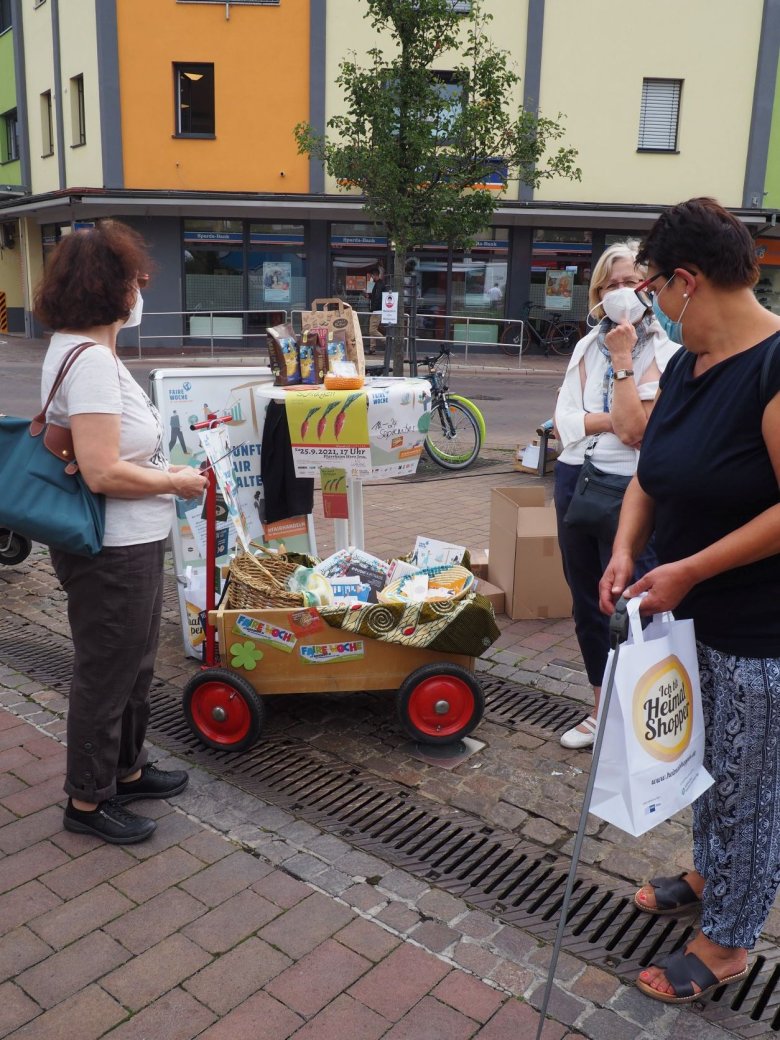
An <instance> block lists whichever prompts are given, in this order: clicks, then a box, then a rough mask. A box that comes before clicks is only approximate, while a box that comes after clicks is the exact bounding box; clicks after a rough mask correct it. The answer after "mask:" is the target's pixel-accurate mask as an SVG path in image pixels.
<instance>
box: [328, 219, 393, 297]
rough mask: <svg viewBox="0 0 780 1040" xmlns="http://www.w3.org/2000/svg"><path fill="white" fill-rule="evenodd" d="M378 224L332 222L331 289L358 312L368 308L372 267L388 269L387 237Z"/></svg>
mask: <svg viewBox="0 0 780 1040" xmlns="http://www.w3.org/2000/svg"><path fill="white" fill-rule="evenodd" d="M383 230H384V229H383V228H382V227H381V225H379V224H331V226H330V249H331V261H330V291H331V294H332V295H333V296H338V297H339V298H340V299H342V300H345V301H346V302H347V303H349V304H350V306H352V307H354V309H355V310H356V311H368V310H369V303H368V297H367V295H366V294H367V292H368V284H369V279H370V272H371V270H372V268H375V267H376V266H377V265H380V264H381V266H382V267H383V268H384V269H385V271H388V270H389V256H388V243H387V236H386V235H385V234H384V233H383Z"/></svg>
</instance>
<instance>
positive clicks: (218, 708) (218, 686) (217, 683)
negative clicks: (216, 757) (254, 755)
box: [182, 668, 265, 751]
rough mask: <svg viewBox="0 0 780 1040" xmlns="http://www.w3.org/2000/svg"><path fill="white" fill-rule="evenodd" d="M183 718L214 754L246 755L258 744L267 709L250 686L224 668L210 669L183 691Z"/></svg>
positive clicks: (244, 680) (192, 680)
mask: <svg viewBox="0 0 780 1040" xmlns="http://www.w3.org/2000/svg"><path fill="white" fill-rule="evenodd" d="M182 707H183V708H184V717H185V718H186V720H187V723H188V725H189V727H190V729H191V730H192V732H193V733H194V734H195V736H196V737H197V738H198V739H199V740H201V741H202V742H203V743H204V744H205V745H206V746H207V747H210V748H213V749H214V750H215V751H245V750H246V749H247V748H250V747H252V745H253V744H254V743H255V742H256V741H257V738H258V737H259V736H260V731H261V730H262V728H263V722H264V721H265V708H264V707H263V702H262V700H261V698H260V696H259V695H258V694H257V693H256V692H255V689H254V687H253V686H252V685H251V683H249V682H247V680H246V679H244V678H243V676H241V675H236V674H235V673H234V672H229V671H227V669H225V668H208V669H206V670H205V671H202V672H200V673H199V674H198V675H196V676H194V677H193V678H192V679H190V681H189V682H188V683H187V685H186V686H185V687H184V694H183V696H182Z"/></svg>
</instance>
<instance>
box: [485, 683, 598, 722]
mask: <svg viewBox="0 0 780 1040" xmlns="http://www.w3.org/2000/svg"><path fill="white" fill-rule="evenodd" d="M477 678H478V679H479V681H480V684H481V685H482V689H483V690H484V691H485V701H486V708H485V718H486V719H489V720H490V721H491V722H496V723H498V724H499V725H501V726H508V727H509V728H510V729H515V728H516V727H517V725H519V724H523V725H524V726H534V727H536V728H538V729H543V730H547V731H548V732H552V733H560V732H563V731H564V730H567V729H570V728H571V727H572V726H576V725H577V723H579V722H581V721H582V719H583V716H584V714H585V711H584V709H583V706H582V705H581V704H578V703H577V702H576V701H572V700H569V699H568V698H567V697H558V696H554V695H551V694H549V693H545V692H544V690H535V689H533V687H531V686H522V685H520V684H519V683H513V682H509V681H507V680H506V679H491V678H490V677H489V676H488V675H481V674H478V675H477Z"/></svg>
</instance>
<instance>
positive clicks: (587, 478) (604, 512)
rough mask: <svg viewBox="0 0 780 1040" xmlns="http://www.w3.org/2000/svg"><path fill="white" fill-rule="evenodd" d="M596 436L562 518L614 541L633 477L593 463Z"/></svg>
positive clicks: (567, 523)
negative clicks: (621, 509)
mask: <svg viewBox="0 0 780 1040" xmlns="http://www.w3.org/2000/svg"><path fill="white" fill-rule="evenodd" d="M596 439H597V438H596V437H594V438H593V440H592V441H591V442H590V443H589V444H588V447H587V448H586V449H585V459H584V461H583V463H582V469H581V470H580V474H579V476H578V477H577V483H576V484H575V485H574V494H573V495H572V496H571V502H570V503H569V508H568V509H567V510H566V515H565V516H564V518H563V522H564V523H565V524H566V526H567V527H578V528H581V529H582V530H584V531H587V533H588V534H591V535H593V536H594V537H596V538H601V539H602V540H603V541H605V542H610V544H611V543H612V541H613V540H614V538H615V535H616V534H617V528H618V520H619V519H620V507H621V506H622V505H623V496H624V495H625V493H626V488H627V487H628V485H629V484H630V483H631V477H625V476H620V475H619V474H617V473H605V472H604V471H603V470H601V469H599V468H598V466H594V464H593V462H592V460H591V455H592V454H593V449H594V448H595V446H596Z"/></svg>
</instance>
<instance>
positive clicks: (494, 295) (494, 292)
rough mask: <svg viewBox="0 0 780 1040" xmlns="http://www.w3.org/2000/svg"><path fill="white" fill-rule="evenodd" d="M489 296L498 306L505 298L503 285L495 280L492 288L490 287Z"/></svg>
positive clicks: (492, 302)
mask: <svg viewBox="0 0 780 1040" xmlns="http://www.w3.org/2000/svg"><path fill="white" fill-rule="evenodd" d="M488 298H489V299H490V302H491V304H492V305H493V306H494V307H497V306H498V305H499V304H500V303H501V301H502V300H503V298H504V294H503V293H502V292H501V286H500V285H499V284H498V282H495V283H494V284H493V286H492V288H490V289H488Z"/></svg>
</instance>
